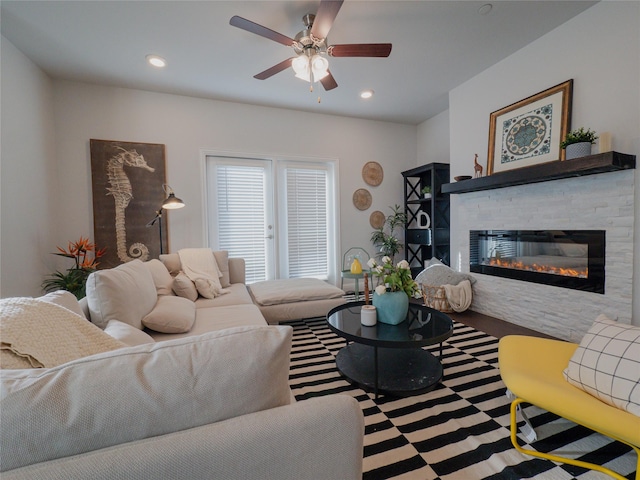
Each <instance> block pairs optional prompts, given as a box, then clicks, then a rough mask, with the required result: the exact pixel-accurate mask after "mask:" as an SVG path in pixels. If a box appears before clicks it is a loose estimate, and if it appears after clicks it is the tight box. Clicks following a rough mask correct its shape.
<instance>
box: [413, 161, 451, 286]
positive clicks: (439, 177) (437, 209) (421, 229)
mask: <svg viewBox="0 0 640 480" xmlns="http://www.w3.org/2000/svg"><path fill="white" fill-rule="evenodd" d="M402 176H403V177H404V212H405V214H406V215H407V225H406V227H405V231H404V238H405V245H404V247H405V248H404V251H405V259H406V260H407V261H408V262H409V265H410V266H411V273H412V274H413V276H415V275H417V274H418V273H419V272H421V271H422V270H423V269H424V264H425V262H426V261H428V260H429V259H431V258H432V257H436V258H438V259H439V260H440V261H442V262H443V263H445V264H446V265H450V263H451V258H450V247H449V220H450V215H449V194H448V193H443V192H442V185H445V184H448V183H449V164H447V163H430V164H428V165H422V166H420V167H416V168H413V169H411V170H407V171H406V172H402ZM425 186H430V187H431V196H430V197H429V198H424V195H423V194H422V193H421V190H422V188H423V187H425Z"/></svg>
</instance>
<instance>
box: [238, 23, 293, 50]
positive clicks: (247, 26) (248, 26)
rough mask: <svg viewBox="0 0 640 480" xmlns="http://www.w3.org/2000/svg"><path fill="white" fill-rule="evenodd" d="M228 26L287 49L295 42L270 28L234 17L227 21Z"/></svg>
mask: <svg viewBox="0 0 640 480" xmlns="http://www.w3.org/2000/svg"><path fill="white" fill-rule="evenodd" d="M229 24H230V25H233V26H234V27H238V28H241V29H242V30H246V31H247V32H251V33H255V34H256V35H260V36H261V37H264V38H268V39H269V40H273V41H274V42H278V43H281V44H282V45H285V46H287V47H290V46H292V45H293V44H294V43H296V41H295V40H294V39H293V38H289V37H287V36H286V35H283V34H281V33H278V32H276V31H274V30H271V29H270V28H267V27H263V26H262V25H258V24H257V23H255V22H252V21H251V20H247V19H246V18H242V17H239V16H237V15H234V16H233V17H231V20H229Z"/></svg>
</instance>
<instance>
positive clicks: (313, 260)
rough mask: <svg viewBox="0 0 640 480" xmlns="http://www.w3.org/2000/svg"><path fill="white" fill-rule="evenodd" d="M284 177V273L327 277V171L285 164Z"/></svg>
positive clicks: (291, 275) (290, 276)
mask: <svg viewBox="0 0 640 480" xmlns="http://www.w3.org/2000/svg"><path fill="white" fill-rule="evenodd" d="M285 179H286V180H285V181H286V189H287V194H286V203H287V215H286V222H287V226H286V232H287V234H286V238H287V267H288V268H287V269H288V277H289V278H299V277H318V278H327V276H328V272H329V264H328V253H327V245H328V243H329V236H328V228H327V227H328V224H327V222H328V204H327V190H328V185H327V182H328V175H327V171H326V170H316V169H311V168H285Z"/></svg>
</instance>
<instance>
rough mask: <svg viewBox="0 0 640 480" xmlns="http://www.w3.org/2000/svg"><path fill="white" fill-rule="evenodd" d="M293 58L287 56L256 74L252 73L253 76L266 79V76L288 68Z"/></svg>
mask: <svg viewBox="0 0 640 480" xmlns="http://www.w3.org/2000/svg"><path fill="white" fill-rule="evenodd" d="M293 59H294V57H291V58H287V59H286V60H284V61H282V62H280V63H278V64H277V65H274V66H273V67H271V68H267V69H266V70H265V71H264V72H260V73H258V74H257V75H254V76H253V78H257V79H258V80H266V79H267V78H269V77H272V76H274V75H275V74H276V73H280V72H281V71H283V70H286V69H287V68H289V67H290V66H291V62H292V61H293Z"/></svg>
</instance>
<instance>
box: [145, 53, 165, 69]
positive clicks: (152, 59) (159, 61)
mask: <svg viewBox="0 0 640 480" xmlns="http://www.w3.org/2000/svg"><path fill="white" fill-rule="evenodd" d="M146 58H147V62H148V63H149V65H153V66H154V67H158V68H162V67H166V66H167V61H166V60H165V59H164V58H162V57H159V56H158V55H147V57H146Z"/></svg>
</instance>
